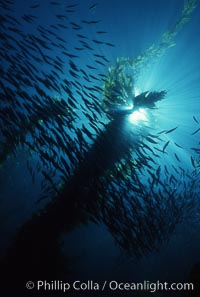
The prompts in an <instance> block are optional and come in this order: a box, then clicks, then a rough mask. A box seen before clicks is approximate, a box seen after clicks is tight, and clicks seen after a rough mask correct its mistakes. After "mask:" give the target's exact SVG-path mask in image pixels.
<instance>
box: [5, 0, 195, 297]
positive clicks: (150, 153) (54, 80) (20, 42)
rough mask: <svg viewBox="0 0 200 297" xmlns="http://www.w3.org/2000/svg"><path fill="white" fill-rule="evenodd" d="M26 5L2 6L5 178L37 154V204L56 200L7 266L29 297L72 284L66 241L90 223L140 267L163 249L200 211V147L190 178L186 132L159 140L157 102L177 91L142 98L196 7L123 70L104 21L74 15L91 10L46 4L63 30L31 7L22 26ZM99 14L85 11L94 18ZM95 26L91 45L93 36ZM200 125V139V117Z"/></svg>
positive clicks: (188, 6)
mask: <svg viewBox="0 0 200 297" xmlns="http://www.w3.org/2000/svg"><path fill="white" fill-rule="evenodd" d="M18 2H19V1H3V0H2V1H1V4H0V7H1V10H2V12H3V13H2V16H1V19H2V20H1V33H0V35H1V48H2V50H1V53H0V55H1V60H2V68H1V81H0V85H1V93H0V96H1V102H0V105H1V113H0V124H1V131H0V162H1V169H0V170H2V171H3V170H4V163H5V162H6V160H8V159H9V158H10V157H11V158H14V156H13V155H16V156H17V152H18V151H19V150H20V149H21V150H24V151H28V152H29V154H30V155H31V162H30V161H29V160H28V159H27V167H28V170H29V172H30V173H31V176H32V180H33V182H34V180H35V172H34V168H32V167H34V166H36V171H37V172H36V174H41V175H42V178H41V179H42V181H41V189H42V193H41V196H40V197H38V199H37V202H38V203H40V201H43V202H45V200H46V199H47V200H48V202H46V204H45V206H44V207H43V209H42V210H40V211H38V212H36V213H35V214H34V215H33V216H32V218H31V219H30V220H28V221H27V222H26V223H25V224H24V225H23V226H22V227H21V228H20V230H18V232H17V234H16V237H15V240H14V242H13V244H12V245H11V246H10V248H9V249H8V251H7V253H6V255H5V257H4V258H3V259H2V264H1V265H2V267H3V270H4V272H5V283H7V282H8V279H9V280H10V279H12V282H13V284H14V288H15V290H17V289H20V290H21V292H23V289H24V284H25V282H26V280H27V279H31V280H37V279H58V278H63V277H65V278H66V277H67V276H68V275H69V274H70V271H69V270H68V267H67V266H68V265H67V263H68V259H67V258H66V257H64V256H63V255H62V253H61V243H60V237H61V235H63V234H67V232H69V231H71V230H73V229H74V228H75V227H79V226H81V225H82V224H86V223H89V222H94V223H97V224H105V226H106V227H107V229H108V230H109V232H110V233H111V234H112V236H113V238H114V240H115V242H116V243H117V245H118V246H119V247H120V249H121V250H122V251H123V253H126V254H127V255H129V256H130V257H135V258H139V257H142V256H145V255H146V254H147V253H150V252H153V251H154V250H158V249H160V247H161V244H163V243H166V241H167V240H168V239H169V238H170V235H171V234H172V232H173V231H174V230H175V228H176V226H177V224H179V223H181V222H182V221H184V220H187V219H189V218H190V217H191V216H192V214H193V209H194V208H195V207H196V205H197V204H198V203H199V193H200V182H199V181H200V176H199V175H200V163H199V162H200V160H199V153H200V148H199V143H198V146H197V147H192V148H190V149H188V151H189V153H188V157H187V158H188V160H187V161H188V163H189V166H187V167H186V168H185V167H184V166H183V162H185V160H183V158H182V157H181V156H180V155H179V153H180V151H181V150H186V148H184V147H182V145H180V144H179V143H178V140H176V136H174V137H173V138H170V135H175V133H176V132H177V131H178V130H179V127H178V126H172V127H171V126H169V127H167V130H166V129H165V130H161V131H160V129H158V128H157V127H156V124H155V111H156V110H157V109H158V103H162V102H163V101H164V100H165V99H166V97H167V96H168V92H167V91H166V90H145V91H144V92H140V93H139V94H137V92H136V86H137V80H138V78H139V77H140V76H141V75H142V74H143V72H144V71H145V69H146V68H148V67H150V66H151V65H152V63H154V62H155V61H157V59H158V58H160V57H161V56H163V54H164V53H165V52H166V50H167V49H168V48H170V47H172V46H174V45H175V37H176V36H177V33H178V32H179V31H180V30H181V29H182V28H183V26H184V25H185V24H186V23H187V22H188V20H189V19H190V17H191V14H192V12H193V10H194V9H195V7H196V1H195V0H188V1H185V4H184V7H183V10H182V12H181V16H180V17H179V19H178V20H177V22H176V23H175V25H174V26H173V27H172V29H171V30H169V31H167V32H165V33H164V34H163V35H162V36H161V40H160V42H159V43H158V44H157V45H156V44H153V45H152V46H150V47H149V48H148V49H147V50H146V52H144V53H143V54H141V55H139V56H137V57H135V58H133V57H119V58H117V60H116V62H115V64H114V62H113V61H110V60H109V59H108V57H107V56H106V55H103V54H102V53H103V52H104V51H108V50H109V49H112V48H113V47H114V46H115V45H114V44H112V43H110V42H109V37H107V35H109V33H107V31H104V28H103V22H101V21H100V20H96V19H93V18H91V14H89V16H90V17H89V18H88V19H86V18H85V19H80V20H79V19H78V18H77V17H75V16H76V14H77V13H78V12H79V10H80V9H81V7H84V4H80V5H79V3H78V2H77V4H73V3H72V4H68V2H67V4H65V3H64V4H63V2H62V1H60V2H59V1H56V2H49V3H47V4H46V3H45V5H47V8H48V9H50V10H51V12H52V20H53V22H50V23H49V24H48V22H47V24H44V22H43V21H41V20H40V17H39V15H40V13H39V11H40V9H41V11H42V9H44V8H43V3H42V2H40V3H39V2H38V3H31V4H30V5H29V4H28V3H27V2H26V10H25V9H24V10H25V13H24V14H23V13H22V15H20V16H18V15H15V8H16V5H18V4H19V3H18ZM28 5H29V6H28ZM81 5H82V6H81ZM98 5H99V3H93V4H91V5H88V7H84V9H86V10H88V11H89V12H93V11H94V10H95V9H96V7H98ZM79 6H80V7H79ZM55 7H57V8H56V9H55ZM29 11H31V14H30V13H29ZM97 25H98V26H97ZM96 26H97V27H96ZM90 27H92V30H93V31H94V32H95V33H94V35H91V36H90V35H89V34H86V33H87V32H88V30H89V29H88V28H90ZM85 32H86V33H85ZM88 56H89V57H90V59H89V60H88V59H86V57H88ZM82 61H87V62H84V63H83V62H82ZM88 61H91V64H88V63H89V62H88ZM113 64H114V65H113ZM111 65H112V66H111ZM192 117H193V121H194V123H195V125H196V128H195V130H194V131H191V133H190V135H191V136H193V137H195V136H196V135H198V134H199V131H200V128H199V117H198V116H194V115H193V116H192ZM169 156H173V164H171V163H170V162H169V159H168V158H169ZM69 257H70V255H69ZM19 267H20V271H19ZM11 289H12V288H11ZM15 290H13V292H14V291H15ZM22 294H23V293H21V296H22ZM37 294H38V296H40V295H39V292H37ZM52 294H53V293H52ZM53 296H54V295H53ZM188 296H189V295H188Z"/></svg>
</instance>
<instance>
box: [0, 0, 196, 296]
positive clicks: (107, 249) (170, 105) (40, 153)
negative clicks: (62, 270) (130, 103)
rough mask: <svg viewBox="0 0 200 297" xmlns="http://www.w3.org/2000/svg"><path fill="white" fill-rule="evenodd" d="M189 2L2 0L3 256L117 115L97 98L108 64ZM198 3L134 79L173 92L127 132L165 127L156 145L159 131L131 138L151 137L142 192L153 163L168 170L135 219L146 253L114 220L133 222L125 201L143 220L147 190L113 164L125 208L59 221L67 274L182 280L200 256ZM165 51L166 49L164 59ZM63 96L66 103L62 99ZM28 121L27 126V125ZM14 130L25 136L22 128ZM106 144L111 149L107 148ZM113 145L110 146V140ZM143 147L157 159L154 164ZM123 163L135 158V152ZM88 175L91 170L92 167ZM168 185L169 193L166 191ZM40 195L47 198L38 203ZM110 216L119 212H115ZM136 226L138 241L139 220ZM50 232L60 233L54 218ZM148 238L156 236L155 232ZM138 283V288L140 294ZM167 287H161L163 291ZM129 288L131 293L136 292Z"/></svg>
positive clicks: (152, 36)
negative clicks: (63, 225)
mask: <svg viewBox="0 0 200 297" xmlns="http://www.w3.org/2000/svg"><path fill="white" fill-rule="evenodd" d="M191 3H192V1H191ZM183 5H184V1H182V0H177V1H172V0H171V1H158V0H151V1H147V0H143V1H137V0H132V1H131V0H124V1H114V0H107V1H106V0H101V1H99V2H98V3H97V2H94V1H87V0H84V1H42V2H40V1H38V2H37V1H30V0H29V1H2V3H1V7H2V9H1V10H2V12H1V14H2V20H3V21H2V32H3V33H2V39H1V40H2V41H1V47H2V55H1V59H2V70H1V72H2V76H1V77H2V78H1V80H2V81H1V97H2V100H1V131H3V132H1V152H4V150H5V151H6V150H8V151H9V154H7V155H6V158H5V160H3V162H2V163H1V168H0V185H1V201H0V203H1V210H0V214H1V234H2V235H1V255H2V258H4V257H5V258H6V253H7V252H8V250H9V247H12V246H13V245H14V239H15V238H16V237H17V236H18V235H17V234H18V233H20V230H21V228H23V226H24V224H26V222H28V221H29V220H31V218H32V216H33V215H35V214H39V213H40V211H42V210H43V209H45V208H46V207H47V205H48V203H49V202H50V201H55V199H56V195H57V194H58V193H57V192H56V191H58V192H59V190H60V189H62V187H63V186H64V185H65V184H67V182H68V180H69V179H70V177H71V176H73V173H74V170H76V168H78V166H79V164H80V162H81V160H82V156H83V155H84V152H85V151H89V148H90V147H92V145H93V144H94V143H95V139H96V138H95V137H97V134H98V133H96V132H97V130H98V129H99V130H100V131H103V129H104V128H105V127H106V125H108V123H109V118H108V117H107V116H106V115H105V114H104V113H102V112H99V110H98V108H97V109H95V108H96V107H98V104H100V105H101V104H102V100H103V99H102V97H103V90H102V89H103V86H104V84H105V81H104V78H105V77H106V76H107V75H108V68H109V67H112V66H113V67H115V65H116V59H117V58H121V57H130V58H131V59H134V58H135V57H137V56H139V55H142V54H145V53H146V51H147V49H148V48H150V46H151V45H157V44H159V42H160V40H161V37H162V34H163V33H164V32H166V31H167V30H172V28H174V25H175V24H176V22H177V20H179V18H180V15H181V12H182V10H183ZM199 13H200V7H199V2H198V1H197V7H196V8H195V9H194V11H193V12H192V14H191V16H190V18H189V20H188V22H187V23H186V24H184V26H183V28H182V29H180V31H178V32H177V35H175V34H174V36H172V40H173V46H171V47H169V48H166V49H165V47H167V46H164V45H163V44H161V45H160V50H163V49H164V51H163V54H162V55H161V54H160V53H158V51H156V53H155V55H153V54H152V56H151V57H149V60H150V62H149V64H150V66H149V67H147V66H146V65H144V67H143V69H142V71H141V74H140V75H139V76H138V77H137V79H134V83H135V86H134V88H135V92H136V91H137V92H138V93H139V94H141V93H143V92H146V91H149V92H153V91H157V92H160V91H162V90H166V91H167V94H166V96H165V98H164V99H163V100H160V101H158V102H157V103H156V109H155V110H148V109H147V110H146V111H145V115H143V116H145V119H144V122H147V126H149V128H146V127H145V124H144V125H143V122H139V124H138V122H137V121H136V120H135V119H134V121H133V122H132V123H131V121H130V119H128V120H127V126H128V128H127V130H126V133H128V135H131V134H132V133H133V134H134V133H136V132H135V131H136V130H137V129H139V130H137V133H138V131H139V133H141V135H142V133H144V134H145V135H146V133H147V131H150V132H149V133H150V134H151V135H157V136H158V135H160V138H161V140H159V144H158V145H157V146H156V145H154V142H151V141H152V139H153V140H155V138H151V140H150V142H148V140H147V142H145V141H144V138H142V139H140V136H138V135H137V137H136V136H135V137H136V140H137V141H136V143H135V144H134V146H133V147H134V149H133V151H136V152H137V147H138V146H139V145H141V142H142V143H143V141H144V143H146V145H147V147H146V148H145V146H143V147H142V149H143V151H142V152H143V156H142V155H140V156H139V158H140V159H139V160H140V161H141V162H144V163H142V167H144V172H140V170H139V168H140V167H139V166H138V175H137V176H138V179H139V181H138V185H139V186H140V187H141V186H142V187H143V189H144V190H145V191H147V194H146V195H147V196H145V197H143V196H142V197H143V198H144V201H146V200H148V197H149V196H148V193H149V192H148V191H149V189H150V188H151V185H152V184H151V178H152V175H151V173H152V174H155V172H157V173H158V171H157V170H160V169H161V173H160V174H159V179H160V181H161V183H160V184H159V185H160V192H159V186H158V188H155V193H157V194H158V195H159V199H160V200H159V202H158V203H159V205H161V204H162V203H163V206H162V205H161V206H160V208H159V209H156V207H157V204H156V203H155V206H153V205H150V206H149V205H148V203H147V204H144V205H142V207H143V208H144V209H143V211H144V219H143V215H141V216H140V218H141V221H139V219H138V222H140V223H141V224H143V223H144V227H143V228H142V230H143V231H144V236H142V235H141V239H140V240H141V241H142V243H143V244H144V245H142V247H141V249H142V248H143V249H144V252H142V253H141V255H140V256H139V255H138V254H137V251H138V249H139V247H140V244H141V243H140V242H139V241H138V246H136V247H135V250H134V248H133V249H131V251H132V252H131V253H130V254H128V255H127V250H126V247H125V246H123V245H122V244H121V245H120V242H118V243H117V239H119V238H120V239H121V237H120V236H121V233H120V232H119V233H120V234H119V235H118V234H117V235H116V236H115V234H116V233H115V232H114V231H113V230H114V226H115V224H116V226H117V227H118V230H120V231H122V233H123V232H125V231H127V230H126V229H123V226H124V225H125V224H126V222H124V218H123V209H124V208H123V207H125V210H126V209H127V211H128V212H129V211H130V210H131V214H133V217H136V219H137V215H138V216H139V214H138V213H139V211H138V212H137V211H136V212H135V213H134V208H136V207H137V206H136V204H135V205H134V206H133V205H131V204H130V200H131V197H132V196H133V197H136V198H134V199H136V201H137V199H139V198H137V197H140V196H141V195H143V194H141V193H139V194H138V196H137V195H136V194H135V193H134V191H133V188H131V187H130V188H128V186H127V185H128V183H127V179H126V178H125V177H124V180H123V177H122V175H121V173H119V177H118V176H117V175H116V174H114V173H113V175H114V178H113V180H111V185H110V184H108V185H107V184H105V180H104V179H103V180H101V182H102V184H103V187H105V189H104V190H105V199H106V197H107V196H106V195H108V196H109V197H110V196H112V195H110V194H111V193H113V192H112V190H113V188H112V187H113V185H112V183H113V184H114V185H115V186H114V189H115V191H116V195H117V194H119V193H120V194H121V195H122V199H124V201H123V207H122V206H121V207H120V204H119V200H117V199H118V198H117V197H115V195H114V194H113V197H111V202H112V201H114V202H115V203H116V207H115V208H116V209H117V210H116V209H115V208H114V210H113V209H112V208H110V205H109V204H108V205H107V206H106V207H107V208H108V210H109V211H111V212H109V211H108V218H107V217H106V220H105V221H106V222H107V224H106V222H105V221H103V222H102V221H101V220H99V221H98V219H99V218H98V214H97V215H96V210H95V211H94V217H95V216H96V217H97V218H96V219H97V221H98V224H95V223H94V222H93V221H91V220H88V222H87V223H86V224H84V223H83V224H78V227H77V226H76V224H74V228H71V230H70V231H66V232H64V231H62V233H61V234H60V235H59V242H60V244H61V243H62V244H61V246H60V250H61V251H62V253H63V254H64V256H65V257H66V258H67V260H66V263H65V262H64V260H63V262H64V266H66V267H67V269H69V271H70V273H69V274H67V276H65V277H64V278H63V279H64V280H65V281H66V280H68V281H71V282H73V281H74V280H77V279H81V280H94V281H99V282H103V281H104V280H106V279H108V280H115V279H117V280H118V281H122V282H136V281H141V282H142V281H144V280H149V281H152V282H153V281H157V280H160V281H163V282H164V281H168V282H181V281H188V280H189V279H190V277H191V273H192V271H193V269H194V267H195V265H196V264H197V263H199V261H200V260H199V248H200V246H199V245H200V244H199V242H200V241H199V239H200V238H199V219H200V217H199V201H198V199H199V188H200V179H199V168H200V167H199V152H200V148H199V144H200V142H199V133H200V132H199V130H198V129H199V123H200V100H199V91H200V84H199V82H200V62H199V57H198V56H199V51H200V41H199V38H198V36H199V33H200V32H199V31H200V29H199V28H200V26H199ZM174 43H176V45H175V44H174ZM156 55H158V56H159V55H160V56H159V57H158V58H156V57H155V56H156ZM151 59H152V63H151ZM99 62H100V63H99ZM70 63H71V64H70ZM88 66H89V67H88ZM26 79H28V81H27V80H26ZM45 79H47V80H45ZM96 86H97V88H96ZM38 87H39V88H38ZM95 88H96V89H95ZM98 88H100V89H98ZM23 92H24V93H23ZM69 98H70V99H71V100H72V102H71V101H69ZM62 99H63V100H64V102H65V104H66V105H67V104H69V107H70V112H69V113H70V114H71V116H72V117H69V119H68V115H67V116H65V115H63V114H61V115H59V112H58V109H56V107H55V108H53V111H54V113H55V114H56V115H55V117H54V115H53V114H52V109H51V107H52V106H53V107H54V105H52V100H55V102H57V101H59V102H60V100H62ZM85 99H86V100H88V101H85ZM61 102H62V101H61ZM49 104H50V105H49ZM55 104H56V103H55ZM62 104H63V103H62ZM66 105H61V107H62V108H63V109H64V107H66ZM55 110H57V111H55ZM66 110H67V108H66ZM35 112H38V113H39V117H37V119H36V120H35V118H34V117H33V116H32V115H34V113H35ZM62 112H63V111H62ZM90 117H92V120H91V118H90ZM29 120H30V122H31V123H33V125H30V123H29ZM91 123H92V124H93V126H92V125H91ZM83 125H84V126H83ZM33 126H36V128H34V129H33V128H32V127H33ZM84 127H85V128H86V129H87V130H84ZM95 128H96V130H95ZM135 129H136V130H135ZM173 129H174V130H173ZM99 130H98V131H99ZM118 130H119V129H118ZM170 130H173V131H172V132H170ZM21 131H25V133H24V134H23V133H22V134H21ZM85 131H86V132H85ZM88 131H89V132H88ZM162 131H164V132H162ZM18 133H19V134H18ZM90 133H92V135H93V136H91V135H90ZM137 133H136V134H137ZM159 133H160V134H159ZM136 134H134V135H136ZM14 135H16V136H17V135H19V136H17V138H16V139H15V137H14ZM59 136H60V137H61V139H60V138H59ZM45 137H46V138H45ZM141 137H143V136H141ZM19 138H20V141H19ZM82 138H83V139H82ZM128 139H129V136H128ZM113 141H114V140H113ZM9 143H10V144H11V145H9ZM82 143H83V144H82ZM81 144H82V146H81ZM63 145H66V147H64V148H63ZM165 145H166V147H165ZM155 146H156V147H157V149H158V150H156V149H155ZM10 147H11V149H10ZM152 150H153V151H152ZM102 151H103V152H105V147H104V148H102ZM106 151H107V153H108V152H109V154H111V155H112V151H109V148H108V149H107V150H106ZM132 153H133V156H134V152H132ZM153 153H154V154H153ZM155 153H157V154H158V157H156V156H155ZM102 154H103V153H102ZM2 156H3V153H2ZM86 156H88V155H86ZM143 157H145V160H148V162H150V164H151V167H150V168H149V167H148V166H147V165H145V164H146V163H145V160H143ZM149 158H152V159H153V161H155V162H156V164H154V163H152V162H153V161H151V159H149ZM2 159H3V157H2ZM63 159H64V161H63ZM88 160H90V159H88ZM91 162H92V161H91ZM124 162H125V163H124V164H125V165H127V164H129V163H128V161H127V159H126V160H125V161H124ZM193 162H194V163H193ZM94 163H95V160H94ZM116 163H117V162H116ZM88 164H90V161H88ZM57 166H58V167H57ZM116 166H118V165H116ZM129 166H130V167H132V166H133V163H130V164H129ZM159 166H160V167H159ZM68 167H69V168H68ZM60 168H61V169H60ZM159 168H160V169H159ZM148 170H149V171H150V173H149V171H148ZM45 172H47V173H46V175H45ZM64 172H65V174H64ZM83 172H84V171H83ZM120 172H121V171H120ZM135 174H136V173H135V171H134V177H135ZM89 176H90V175H89ZM172 176H173V177H172ZM170 177H171V179H170ZM103 178H104V176H103ZM173 178H175V181H174V182H173ZM85 179H87V177H85V176H83V180H84V181H85ZM78 181H79V180H78ZM135 183H136V181H135ZM163 184H164V186H163ZM104 185H105V186H104ZM136 185H137V183H136ZM124 186H125V187H126V189H125V190H124ZM86 187H88V184H86ZM55 188H56V190H55ZM168 189H170V190H169V191H172V192H170V193H171V194H169V195H168V196H167V195H165V194H166V193H168V192H167V190H168ZM82 191H83V193H85V192H84V191H87V189H86V190H85V188H84V186H83V190H82ZM156 191H157V192H156ZM96 192H98V190H97V189H96ZM172 193H173V194H174V197H175V199H174V200H173V199H172V200H173V201H171V200H170V202H169V204H167V203H166V200H167V198H166V197H168V198H169V197H170V198H173V197H172V196H173V194H172ZM175 193H176V195H175ZM43 195H45V198H44V197H43ZM90 195H91V194H90ZM123 195H124V196H123ZM58 196H59V194H58ZM83 196H84V194H83ZM94 196H95V195H94ZM41 197H43V198H44V199H41V201H40V202H38V200H39V199H40V198H41ZM115 198H116V201H115ZM109 199H110V198H108V200H109ZM145 199H146V200H145ZM139 201H140V200H139ZM167 201H168V200H167ZM109 202H110V200H109ZM173 203H174V204H173ZM147 206H149V207H150V208H149V209H147ZM107 208H106V211H107ZM154 216H155V221H156V222H157V221H159V219H158V220H157V218H160V222H162V224H163V222H164V223H165V222H166V228H165V226H164V227H163V226H162V227H163V228H160V229H161V235H159V236H157V235H156V234H158V233H159V230H160V229H159V227H158V225H156V223H155V225H154V220H153V219H152V218H154ZM58 217H59V214H58ZM109 218H110V220H111V218H112V219H113V220H114V223H113V222H112V224H111V223H109ZM130 222H134V220H132V219H131V220H130ZM72 225H73V224H72ZM128 226H129V228H130V230H129V229H128V231H127V234H129V233H128V232H129V231H130V245H131V241H132V240H133V237H134V236H133V233H134V228H136V227H135V226H134V225H128ZM154 228H155V233H156V234H155V241H156V245H155V248H154V237H153V238H152V237H151V236H152V234H153V233H154V231H152V233H151V230H154ZM145 230H146V233H145ZM149 230H150V231H149ZM163 230H166V237H167V238H166V240H164V242H159V237H162V236H165V234H162V232H164V231H163ZM48 232H49V233H51V228H49V230H48ZM132 232H133V233H132ZM127 234H126V233H123V236H124V237H125V238H126V239H128V238H129V237H128V236H129V235H127ZM137 234H138V233H137ZM139 234H140V233H139ZM145 234H150V235H151V236H150V235H149V237H148V235H145ZM123 236H122V237H123ZM132 236H133V237H132ZM135 236H136V235H135ZM145 236H147V237H145ZM157 237H158V239H157ZM146 238H147V239H146ZM143 239H144V241H143ZM148 240H150V241H151V240H152V241H151V242H150V243H149V242H148ZM157 241H158V242H157ZM161 241H162V240H161ZM33 245H35V243H33ZM38 245H39V243H38ZM146 247H147V248H146ZM148 249H149V251H148ZM22 262H23V259H22ZM140 293H141V292H140ZM140 293H138V295H135V296H143V295H142V293H141V295H139V294H140ZM161 293H162V294H163V296H165V295H164V293H163V292H161ZM161 293H160V292H159V293H157V295H156V296H162V295H159V294H161ZM89 294H90V292H89V293H88V296H90V295H89ZM117 294H118V295H117ZM120 294H121V292H115V295H116V296H122V295H120ZM128 294H129V296H132V292H128ZM99 296H100V295H99ZM108 296H109V295H108ZM144 296H145V295H144ZM167 296H168V295H167ZM174 296H176V295H174ZM188 296H190V295H188Z"/></svg>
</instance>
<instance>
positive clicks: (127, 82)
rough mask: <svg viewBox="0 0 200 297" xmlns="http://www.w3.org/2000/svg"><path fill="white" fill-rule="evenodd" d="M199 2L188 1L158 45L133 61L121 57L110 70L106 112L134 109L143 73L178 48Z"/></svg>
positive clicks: (105, 104) (107, 83)
mask: <svg viewBox="0 0 200 297" xmlns="http://www.w3.org/2000/svg"><path fill="white" fill-rule="evenodd" d="M196 6H197V0H185V1H184V6H183V9H182V12H181V16H180V18H179V19H178V20H177V22H176V23H175V25H174V26H173V27H172V29H171V30H167V31H166V32H164V33H163V34H162V36H161V39H160V42H159V43H158V44H154V43H153V44H152V45H151V46H150V47H149V48H148V49H147V50H146V51H145V52H144V53H143V54H141V55H139V56H137V57H135V58H132V57H120V58H117V60H116V65H115V66H112V67H110V68H109V69H108V75H107V77H106V80H105V85H104V91H103V107H104V108H105V110H106V111H109V110H110V109H112V108H116V107H119V106H131V105H132V104H133V98H134V96H135V84H136V82H137V79H138V77H139V76H141V74H142V72H144V71H145V70H146V69H147V68H148V67H149V66H150V65H152V63H154V62H155V61H157V59H158V58H160V57H162V56H163V55H164V54H165V52H166V50H167V49H168V48H170V47H173V46H175V45H176V43H175V37H176V35H177V34H178V33H179V31H180V30H181V29H182V28H183V27H184V25H185V24H186V23H187V22H188V21H189V20H190V18H191V15H192V12H193V10H194V9H195V7H196Z"/></svg>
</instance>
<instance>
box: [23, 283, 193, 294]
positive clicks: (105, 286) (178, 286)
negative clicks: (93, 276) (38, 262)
mask: <svg viewBox="0 0 200 297" xmlns="http://www.w3.org/2000/svg"><path fill="white" fill-rule="evenodd" d="M26 288H27V289H28V290H36V291H62V292H64V293H65V292H67V291H70V290H74V291H104V290H110V291H148V292H151V293H155V292H157V291H193V290H194V284H193V283H169V282H160V281H159V280H158V281H156V282H150V281H146V280H145V281H143V282H118V281H116V280H111V281H108V280H105V281H104V282H95V281H93V280H88V281H84V282H83V281H80V280H76V281H74V282H71V283H69V282H64V281H61V280H52V281H47V280H38V281H36V282H32V281H28V282H27V283H26Z"/></svg>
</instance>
